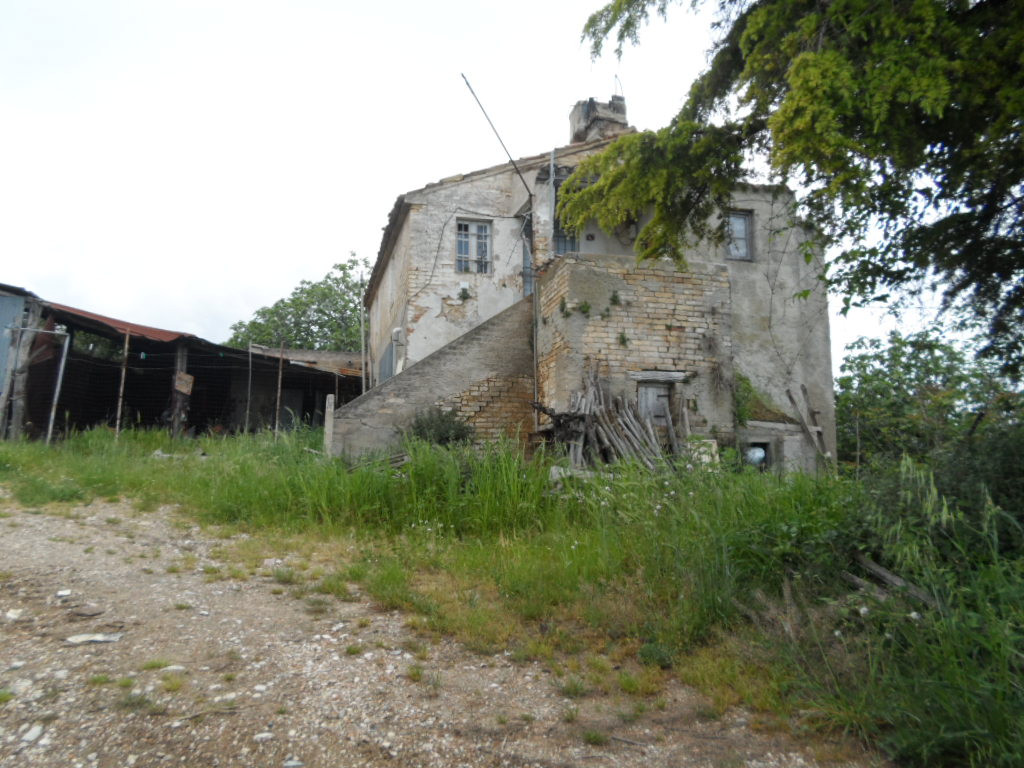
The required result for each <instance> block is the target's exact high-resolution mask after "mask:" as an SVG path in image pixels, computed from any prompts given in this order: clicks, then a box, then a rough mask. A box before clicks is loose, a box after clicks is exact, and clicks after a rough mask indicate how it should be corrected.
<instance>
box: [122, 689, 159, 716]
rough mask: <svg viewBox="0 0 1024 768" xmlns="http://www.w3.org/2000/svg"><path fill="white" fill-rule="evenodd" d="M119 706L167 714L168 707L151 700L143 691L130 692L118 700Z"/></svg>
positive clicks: (155, 713)
mask: <svg viewBox="0 0 1024 768" xmlns="http://www.w3.org/2000/svg"><path fill="white" fill-rule="evenodd" d="M117 706H118V707H120V708H121V709H126V710H128V711H129V712H136V713H144V714H147V715H166V714H167V707H165V706H163V705H162V704H158V703H156V702H155V701H153V700H151V699H150V698H149V697H148V696H146V695H144V694H141V693H129V694H128V695H127V696H125V697H124V698H122V699H121V700H120V701H118V703H117Z"/></svg>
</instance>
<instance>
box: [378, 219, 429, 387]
mask: <svg viewBox="0 0 1024 768" xmlns="http://www.w3.org/2000/svg"><path fill="white" fill-rule="evenodd" d="M419 214H420V206H409V210H407V211H406V216H405V221H404V224H403V226H402V227H401V228H400V229H399V232H398V235H397V237H396V239H395V244H394V246H393V247H392V252H391V258H390V259H389V260H388V262H387V265H386V266H385V268H384V272H383V274H382V275H381V280H380V284H379V285H378V286H377V291H376V294H375V295H374V301H373V302H372V303H371V304H370V307H369V311H368V313H367V320H368V324H369V344H368V346H369V358H370V359H369V361H368V363H367V373H368V374H369V380H370V382H371V383H374V384H376V383H377V382H378V379H379V375H380V364H381V359H382V358H383V356H384V354H385V351H386V350H387V348H388V345H389V344H390V343H391V333H392V331H393V330H394V329H395V328H401V327H403V324H404V314H405V304H406V296H408V295H409V294H408V287H409V272H410V269H411V267H412V264H411V256H410V250H409V249H410V241H411V238H410V229H409V220H410V219H415V217H417V216H418V215H419Z"/></svg>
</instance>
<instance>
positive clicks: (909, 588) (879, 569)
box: [853, 552, 939, 608]
mask: <svg viewBox="0 0 1024 768" xmlns="http://www.w3.org/2000/svg"><path fill="white" fill-rule="evenodd" d="M853 559H854V560H856V561H857V564H858V565H861V566H863V568H864V569H865V570H868V571H870V572H871V573H873V574H874V575H875V576H877V577H878V578H880V579H881V580H882V581H884V582H885V583H886V584H889V585H890V586H893V587H898V588H899V589H904V590H906V592H907V594H908V595H910V596H911V597H916V598H917V599H918V600H920V601H921V602H922V603H925V604H926V605H928V606H930V607H932V608H938V607H939V602H938V600H936V599H935V598H934V597H932V596H931V595H929V594H928V593H927V592H925V591H924V590H923V589H921V588H920V587H918V586H915V585H913V584H911V583H910V582H909V581H907V580H906V579H904V578H903V577H901V576H898V575H896V574H895V573H893V572H892V571H890V570H889V569H888V568H886V567H885V566H883V565H879V564H878V563H876V562H875V561H874V560H872V559H871V558H869V557H867V556H865V555H863V554H861V553H860V552H858V553H856V554H855V555H854V556H853Z"/></svg>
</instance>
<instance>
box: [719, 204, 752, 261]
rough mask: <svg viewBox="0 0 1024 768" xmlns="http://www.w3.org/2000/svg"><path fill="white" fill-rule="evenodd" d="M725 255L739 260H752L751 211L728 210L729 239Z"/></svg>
mask: <svg viewBox="0 0 1024 768" xmlns="http://www.w3.org/2000/svg"><path fill="white" fill-rule="evenodd" d="M727 244H728V251H727V252H726V255H727V256H728V258H730V259H739V260H740V261H753V260H754V213H753V211H729V239H728V241H727Z"/></svg>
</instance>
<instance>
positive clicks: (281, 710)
mask: <svg viewBox="0 0 1024 768" xmlns="http://www.w3.org/2000/svg"><path fill="white" fill-rule="evenodd" d="M274 714H275V715H287V714H288V707H278V708H277V709H275V710H274Z"/></svg>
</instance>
